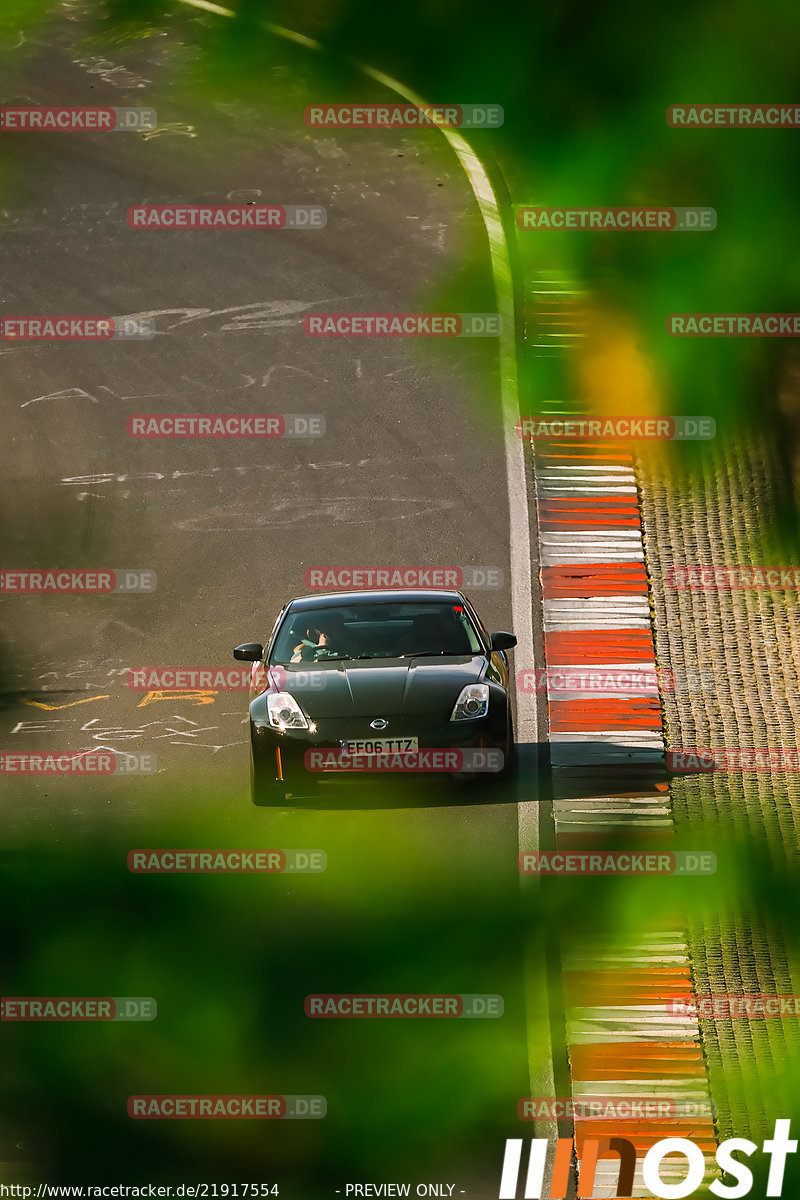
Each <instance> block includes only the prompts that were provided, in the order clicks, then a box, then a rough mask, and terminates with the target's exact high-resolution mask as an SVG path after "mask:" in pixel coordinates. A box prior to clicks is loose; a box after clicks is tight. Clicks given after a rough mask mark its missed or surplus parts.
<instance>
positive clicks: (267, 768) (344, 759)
mask: <svg viewBox="0 0 800 1200" xmlns="http://www.w3.org/2000/svg"><path fill="white" fill-rule="evenodd" d="M250 728H251V737H252V746H253V760H254V763H256V764H258V769H259V772H260V773H261V775H262V778H265V779H267V778H268V779H270V780H274V781H275V782H277V783H283V784H284V785H285V786H286V788H287V790H293V789H294V790H298V791H300V790H302V789H303V788H306V789H308V788H313V787H314V785H315V784H316V783H318V782H319V781H320V780H322V779H330V778H339V779H342V780H352V781H357V780H359V779H361V780H366V781H367V782H369V781H372V782H374V781H375V779H376V778H377V777H379V776H380V777H389V776H392V777H398V776H400V777H403V776H407V777H409V778H415V777H418V776H419V775H420V774H438V775H450V776H452V777H454V778H467V777H470V778H471V777H472V775H473V774H475V773H476V772H475V770H474V769H473V768H472V767H470V766H469V763H474V762H475V761H476V760H475V758H474V756H467V757H466V760H465V759H462V758H461V756H460V755H458V754H450V755H448V754H446V753H444V752H446V751H448V750H449V751H456V752H458V751H493V752H498V751H499V752H500V754H499V756H498V755H497V753H494V754H493V755H490V756H487V755H484V756H482V758H481V757H478V759H477V761H478V762H479V763H480V762H481V761H486V762H487V763H488V764H491V765H492V766H493V767H494V768H495V769H497V768H498V767H499V766H502V763H503V756H504V754H505V752H506V738H507V733H508V725H507V718H506V713H505V711H501V710H500V706H497V711H492V709H491V708H490V711H489V713H488V714H487V716H486V717H480V718H478V719H477V720H474V721H452V722H450V721H448V722H446V723H444V724H437V725H433V724H431V723H429V722H428V723H426V722H425V720H424V719H417V720H415V719H414V718H413V717H396V718H393V719H392V720H391V721H390V727H389V728H387V729H386V730H382V731H380V732H376V731H375V730H373V729H370V727H369V719H368V718H366V717H365V718H353V719H341V718H339V719H331V720H327V721H325V722H324V723H322V725H321V726H319V727H318V728H317V730H316V732H315V733H311V732H310V731H309V730H306V729H287V730H285V731H284V732H282V733H281V732H279V731H278V730H277V729H273V728H272V727H271V726H269V725H263V724H256V723H255V722H251V727H250ZM377 737H387V738H388V737H391V738H408V737H415V738H417V740H418V745H419V757H418V759H417V762H418V763H419V764H420V765H421V767H422V769H416V770H415V769H409V768H408V767H403V766H402V765H400V764H401V762H402V760H400V761H399V762H398V758H397V756H393V755H392V756H390V758H392V759H393V760H394V761H395V763H397V764H398V765H397V766H396V767H394V768H393V769H390V770H380V771H376V770H374V769H372V770H370V769H366V768H365V766H364V765H363V762H362V764H361V765H359V763H358V757H360V756H357V757H354V758H352V759H350V758H349V757H348V756H347V755H345V754H343V751H342V745H341V743H342V742H343V741H348V740H351V739H361V738H377ZM310 751H320V752H323V753H318V754H313V755H312V754H309V752H310ZM426 751H431V752H438V753H432V754H428V755H426V753H425V752H426ZM406 761H413V760H406ZM465 761H466V762H467V764H468V765H467V769H463V765H462V768H461V769H458V767H459V764H463V763H464V762H465ZM454 767H455V769H454ZM479 769H480V768H479ZM483 769H484V770H486V767H484V768H483ZM487 775H490V772H489V771H488V770H487Z"/></svg>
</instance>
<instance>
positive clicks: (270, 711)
mask: <svg viewBox="0 0 800 1200" xmlns="http://www.w3.org/2000/svg"><path fill="white" fill-rule="evenodd" d="M267 716H268V717H269V723H270V725H271V726H272V728H273V729H308V721H307V719H306V714H305V713H304V712H303V710H302V708H301V707H300V705H299V704H298V703H297V701H296V700H295V698H294V696H293V695H292V693H291V692H270V693H269V694H268V695H267Z"/></svg>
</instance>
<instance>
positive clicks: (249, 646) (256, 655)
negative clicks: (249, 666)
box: [233, 642, 264, 662]
mask: <svg viewBox="0 0 800 1200" xmlns="http://www.w3.org/2000/svg"><path fill="white" fill-rule="evenodd" d="M233 657H234V658H237V659H238V660H239V662H261V659H262V658H263V657H264V647H263V646H262V645H261V642H244V643H243V645H241V646H237V647H236V649H235V650H234V652H233Z"/></svg>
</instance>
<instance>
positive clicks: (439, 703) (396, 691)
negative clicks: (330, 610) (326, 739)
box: [282, 655, 488, 719]
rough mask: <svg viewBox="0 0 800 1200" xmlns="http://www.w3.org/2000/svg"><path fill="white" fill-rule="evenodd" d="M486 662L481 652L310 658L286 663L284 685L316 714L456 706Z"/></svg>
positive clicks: (480, 676)
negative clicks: (441, 655)
mask: <svg viewBox="0 0 800 1200" xmlns="http://www.w3.org/2000/svg"><path fill="white" fill-rule="evenodd" d="M487 666H488V663H487V661H486V659H485V658H484V657H483V656H482V655H463V656H462V655H459V656H457V657H456V656H453V657H448V658H445V659H440V658H437V659H429V658H418V659H413V658H412V659H405V660H403V661H402V662H398V661H397V660H396V659H372V660H370V661H367V660H364V661H361V662H350V661H348V660H343V661H341V662H332V663H330V662H329V663H324V664H323V663H307V664H303V665H302V666H298V667H293V666H287V667H285V668H284V670H285V672H286V676H285V682H284V683H283V685H282V686H283V688H284V689H285V690H286V691H287V692H291V693H292V695H293V696H295V697H296V698H297V700H298V703H299V704H300V705H301V706H302V708H303V709H304V710H305V711H306V712H307V713H308V714H309V716H310V717H311V718H312V719H322V718H325V717H344V716H357V717H378V716H380V717H389V716H397V715H399V714H400V713H424V712H438V711H440V710H442V709H445V708H448V707H449V708H451V709H452V707H453V705H454V704H455V702H456V700H457V698H458V695H459V693H460V692H461V689H462V688H464V687H465V686H466V685H467V684H468V683H477V682H478V681H480V680H482V679H483V677H484V675H485V673H486V669H487Z"/></svg>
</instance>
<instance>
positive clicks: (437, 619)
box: [270, 601, 483, 665]
mask: <svg viewBox="0 0 800 1200" xmlns="http://www.w3.org/2000/svg"><path fill="white" fill-rule="evenodd" d="M482 652H483V651H482V647H481V643H480V641H479V639H478V636H477V634H476V632H475V630H474V628H473V627H472V623H471V621H470V619H469V616H468V614H467V612H466V610H465V608H464V606H463V605H462V604H458V603H456V604H453V603H447V602H442V601H437V602H434V603H426V602H424V601H418V602H416V603H414V602H405V603H392V602H388V603H386V602H384V603H382V604H376V603H361V604H351V605H348V604H342V605H337V606H335V607H329V608H328V607H325V608H322V607H321V608H303V609H298V610H297V611H292V609H291V608H290V609H289V612H288V613H287V615H286V618H285V619H284V621H283V623H282V625H281V628H280V632H279V633H278V637H277V640H276V643H275V649H274V651H273V652H272V654H271V655H270V662H271V663H273V664H281V665H288V664H289V663H301V662H324V661H326V660H329V661H330V660H341V659H367V658H401V659H403V658H416V657H420V658H422V657H425V658H441V657H445V656H447V655H454V654H481V653H482Z"/></svg>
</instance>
